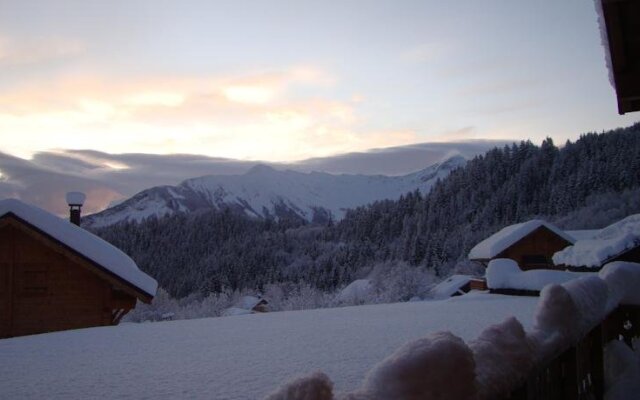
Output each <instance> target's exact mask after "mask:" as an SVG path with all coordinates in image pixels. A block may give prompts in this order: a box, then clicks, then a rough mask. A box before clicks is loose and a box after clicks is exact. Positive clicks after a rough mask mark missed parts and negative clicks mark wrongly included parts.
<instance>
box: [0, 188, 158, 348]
mask: <svg viewBox="0 0 640 400" xmlns="http://www.w3.org/2000/svg"><path fill="white" fill-rule="evenodd" d="M67 199H68V200H70V203H71V204H70V206H71V219H72V221H73V222H74V223H72V222H69V221H65V220H63V219H61V218H58V217H57V216H55V215H53V214H50V213H48V212H46V211H44V210H42V209H40V208H37V207H34V206H32V205H29V204H25V203H23V202H21V201H19V200H15V199H7V200H2V201H0V338H7V337H13V336H21V335H30V334H36V333H44V332H52V331H59V330H66V329H77V328H87V327H92V326H104V325H116V324H118V322H119V321H120V319H121V318H122V317H123V316H124V315H125V314H126V313H127V312H128V311H130V310H131V309H133V308H134V307H135V304H136V300H141V301H143V302H145V303H149V302H150V301H151V300H152V298H153V296H154V295H155V293H156V289H157V283H156V281H155V280H154V279H153V278H151V277H150V276H148V275H147V274H145V273H144V272H142V271H140V270H139V269H138V267H137V266H136V264H135V262H134V261H133V260H132V259H131V258H129V257H128V256H127V255H126V254H124V253H123V252H122V251H120V250H119V249H117V248H115V247H114V246H112V245H111V244H109V243H107V242H106V241H104V240H102V239H100V238H99V237H97V236H95V235H93V234H92V233H90V232H88V231H86V230H84V229H82V228H80V227H79V226H78V225H77V224H79V221H80V207H81V206H82V202H83V201H84V195H82V194H80V193H74V194H71V196H68V197H67Z"/></svg>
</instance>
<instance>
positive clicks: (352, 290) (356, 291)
mask: <svg viewBox="0 0 640 400" xmlns="http://www.w3.org/2000/svg"><path fill="white" fill-rule="evenodd" d="M372 291H373V285H372V284H371V281H370V280H369V279H356V280H355V281H353V282H351V283H350V284H348V285H347V286H346V287H345V288H344V289H342V290H341V291H340V293H339V294H338V296H337V297H336V299H337V300H338V301H339V302H342V303H358V302H360V301H363V300H366V299H367V297H368V296H369V295H370V294H371V292H372Z"/></svg>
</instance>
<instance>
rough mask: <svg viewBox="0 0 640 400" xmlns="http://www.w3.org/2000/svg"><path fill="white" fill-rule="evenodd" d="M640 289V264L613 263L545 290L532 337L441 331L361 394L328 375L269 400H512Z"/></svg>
mask: <svg viewBox="0 0 640 400" xmlns="http://www.w3.org/2000/svg"><path fill="white" fill-rule="evenodd" d="M639 288H640V264H635V263H628V262H614V263H610V264H607V265H606V266H605V267H604V268H603V269H602V270H601V271H600V273H599V274H598V275H595V274H594V275H590V276H586V277H583V278H578V279H574V280H571V281H568V282H565V283H563V284H550V285H547V286H545V287H544V289H543V290H542V291H541V293H540V300H539V302H538V305H537V308H536V311H535V314H534V316H533V317H534V324H533V328H532V329H531V331H530V332H526V331H525V330H524V328H523V326H522V324H521V323H520V322H519V321H518V320H517V319H516V318H513V317H511V318H508V319H506V320H505V321H504V322H502V323H500V324H496V325H493V326H490V327H488V328H486V329H485V330H484V331H483V332H482V333H480V335H479V336H478V337H477V338H476V339H475V340H472V341H470V342H469V343H465V342H464V341H463V340H462V339H460V338H459V337H456V336H455V335H453V334H452V333H450V332H439V333H434V334H431V335H429V336H426V337H424V338H421V339H418V340H415V341H412V342H409V343H406V344H405V345H403V346H401V347H400V348H399V349H397V350H396V351H395V352H394V353H393V354H391V355H390V356H388V357H387V358H386V359H384V360H382V361H381V362H380V363H378V364H377V365H376V366H374V367H373V368H372V369H371V370H370V371H369V373H368V374H367V376H366V378H365V379H364V381H363V383H362V385H361V387H360V388H359V389H357V390H356V391H354V392H350V393H344V394H335V393H333V384H332V382H331V380H330V379H329V377H327V376H326V375H325V374H323V373H320V372H318V373H314V374H312V375H309V376H306V377H301V378H298V379H296V380H293V381H292V382H290V383H287V384H285V385H283V386H282V387H281V388H279V389H278V390H276V391H275V392H274V393H273V394H271V395H269V396H268V397H267V400H333V399H342V400H387V399H405V400H414V399H415V400H418V399H420V400H428V399H443V400H444V399H457V400H463V399H469V400H484V399H496V398H506V397H508V396H509V394H510V393H512V392H513V391H514V390H515V389H516V388H518V386H520V385H522V384H523V383H525V381H526V380H527V379H528V377H530V375H531V374H535V371H536V369H537V368H541V367H542V366H544V365H548V363H549V362H550V361H553V360H554V359H555V358H558V357H559V356H561V355H562V356H563V357H564V354H565V353H566V350H567V349H569V348H571V347H572V346H576V344H577V343H579V342H580V341H581V340H583V338H585V337H587V336H588V335H591V333H592V332H594V328H595V327H597V326H598V325H600V324H602V322H603V321H604V320H605V319H606V318H607V316H609V315H610V314H612V312H613V311H614V310H616V309H617V308H618V306H620V305H633V306H640V290H639ZM597 333H598V334H599V335H600V334H601V332H600V331H597ZM598 338H600V336H598ZM599 341H602V340H601V339H599ZM607 347H608V348H610V349H611V350H610V351H609V353H605V354H606V355H608V356H609V357H615V356H616V354H618V355H620V354H622V355H623V356H624V357H627V358H629V357H634V356H635V354H633V352H632V351H631V350H630V349H629V348H628V346H626V345H624V344H623V343H622V342H620V343H617V344H615V343H610V344H609V345H608V346H607ZM600 351H601V346H600ZM572 354H573V353H572ZM574 358H575V357H574ZM600 361H601V360H600ZM636 362H637V359H636ZM600 364H602V362H600ZM631 364H633V363H631ZM634 365H635V364H634ZM636 367H637V366H636ZM638 370H640V368H636V369H635V370H631V369H629V370H627V371H625V374H626V375H624V374H623V375H624V376H625V377H626V378H625V379H629V378H628V376H627V375H628V374H629V373H633V372H634V371H635V372H638V373H640V371H638ZM606 373H608V372H606ZM609 375H610V373H609ZM634 379H635V378H631V379H630V380H631V382H634ZM636 381H637V379H636ZM616 390H618V389H616ZM522 398H527V397H526V396H525V397H522Z"/></svg>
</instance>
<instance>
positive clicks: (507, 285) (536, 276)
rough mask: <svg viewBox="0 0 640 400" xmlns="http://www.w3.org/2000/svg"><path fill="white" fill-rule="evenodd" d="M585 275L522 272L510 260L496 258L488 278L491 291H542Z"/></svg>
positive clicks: (491, 262) (488, 268) (487, 274)
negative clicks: (548, 286) (546, 287)
mask: <svg viewBox="0 0 640 400" xmlns="http://www.w3.org/2000/svg"><path fill="white" fill-rule="evenodd" d="M584 275H585V274H584V273H578V272H569V271H554V270H548V269H535V270H530V271H522V270H521V269H520V267H518V264H517V263H516V262H515V261H513V260H511V259H508V258H496V259H495V260H491V261H490V262H489V266H488V267H487V272H486V278H487V286H488V287H489V289H520V290H538V291H539V290H542V288H544V287H545V286H547V285H549V284H552V283H555V284H560V283H564V282H568V281H570V280H573V279H576V278H579V277H581V276H584Z"/></svg>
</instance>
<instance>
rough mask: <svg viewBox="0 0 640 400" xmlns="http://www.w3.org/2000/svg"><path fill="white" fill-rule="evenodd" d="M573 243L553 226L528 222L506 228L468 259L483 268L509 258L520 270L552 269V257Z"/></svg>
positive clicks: (479, 245) (539, 222)
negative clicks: (493, 261)
mask: <svg viewBox="0 0 640 400" xmlns="http://www.w3.org/2000/svg"><path fill="white" fill-rule="evenodd" d="M573 243H574V239H573V238H572V237H571V236H570V235H568V234H566V233H565V232H563V231H562V230H561V229H559V228H557V227H556V226H554V225H553V224H550V223H548V222H545V221H542V220H531V221H527V222H523V223H520V224H515V225H510V226H507V227H505V228H503V229H501V230H500V231H498V232H496V233H495V234H493V235H491V236H490V237H488V238H487V239H485V240H483V241H482V242H480V243H478V244H477V245H476V246H475V247H474V248H473V249H471V251H470V252H469V259H470V260H471V261H476V262H480V263H482V264H483V265H485V266H486V265H487V264H488V263H489V261H491V260H493V259H497V258H509V259H512V260H514V261H515V262H517V263H518V265H520V267H521V268H522V269H523V270H530V269H554V268H556V267H555V265H554V263H553V260H552V257H553V255H554V253H556V252H558V251H560V250H562V249H564V248H565V247H567V246H570V245H572V244H573Z"/></svg>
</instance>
